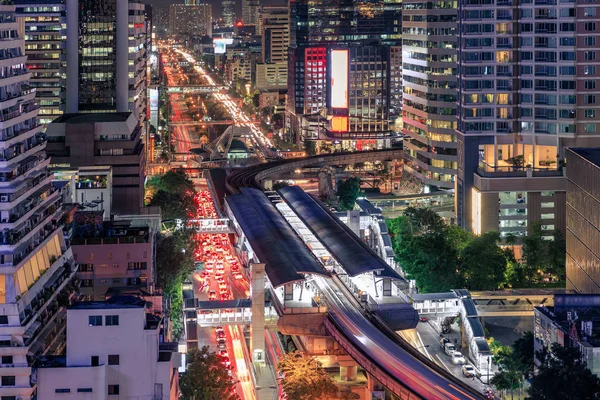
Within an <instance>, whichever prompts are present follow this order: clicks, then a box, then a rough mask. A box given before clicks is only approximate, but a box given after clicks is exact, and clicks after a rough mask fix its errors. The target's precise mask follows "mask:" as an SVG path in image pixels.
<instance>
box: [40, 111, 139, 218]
mask: <svg viewBox="0 0 600 400" xmlns="http://www.w3.org/2000/svg"><path fill="white" fill-rule="evenodd" d="M46 135H47V138H48V147H47V151H48V154H49V155H50V156H52V164H53V167H66V168H80V167H90V166H96V167H110V168H111V169H112V206H111V213H112V214H138V213H139V212H140V207H142V206H143V196H144V181H145V179H146V172H145V167H146V158H145V153H144V144H143V143H142V140H141V135H142V128H141V126H140V125H139V121H138V120H137V118H136V117H135V115H134V114H133V113H131V112H125V113H105V114H100V113H93V114H63V115H62V116H60V117H59V118H57V119H56V120H55V121H54V122H53V123H51V124H50V125H48V128H47V129H46ZM93 200H95V199H93ZM93 200H91V201H93Z"/></svg>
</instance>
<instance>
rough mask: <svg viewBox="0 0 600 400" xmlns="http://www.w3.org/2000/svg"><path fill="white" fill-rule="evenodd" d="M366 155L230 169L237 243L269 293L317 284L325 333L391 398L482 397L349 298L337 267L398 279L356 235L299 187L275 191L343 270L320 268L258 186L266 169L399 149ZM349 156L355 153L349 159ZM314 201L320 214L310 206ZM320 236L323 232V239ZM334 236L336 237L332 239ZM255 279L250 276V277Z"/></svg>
mask: <svg viewBox="0 0 600 400" xmlns="http://www.w3.org/2000/svg"><path fill="white" fill-rule="evenodd" d="M369 153H370V154H368V153H365V154H356V153H351V154H337V155H331V156H326V157H309V158H305V159H301V160H294V161H292V162H290V161H279V162H275V163H269V164H265V165H260V166H256V167H251V168H248V169H246V170H243V171H240V172H236V173H234V174H231V175H230V176H228V177H227V179H226V186H227V190H228V191H229V192H230V193H232V194H231V195H229V196H227V197H226V198H225V208H226V209H227V214H228V215H229V216H230V218H231V219H232V223H233V225H234V227H233V228H234V229H235V231H236V232H237V233H238V236H240V235H241V240H244V239H246V240H247V241H248V243H249V247H251V250H252V251H250V252H248V254H249V255H248V257H249V261H251V260H250V258H253V257H254V258H255V262H259V263H260V264H261V265H263V266H264V272H265V275H266V278H268V279H267V280H268V282H269V283H270V285H271V290H273V291H274V290H275V289H277V288H279V287H287V286H289V285H291V284H292V285H293V284H294V283H297V282H302V281H304V280H309V281H310V282H311V283H312V284H314V285H315V286H316V288H317V289H318V293H319V294H320V295H321V299H322V300H323V302H324V305H325V306H326V310H327V313H326V314H325V316H324V317H323V318H322V321H321V322H322V325H323V326H324V328H325V330H326V331H327V333H328V334H329V335H331V336H332V337H333V338H334V339H335V340H336V342H337V343H338V344H339V345H340V346H341V347H342V348H343V349H344V350H345V351H346V352H347V353H348V354H349V355H350V356H351V357H352V358H353V359H354V360H355V361H356V362H357V363H358V364H359V365H360V366H361V367H362V368H363V369H364V370H365V371H367V372H368V373H369V375H370V376H372V377H374V378H375V379H376V380H377V381H379V382H380V383H381V384H382V385H383V386H385V387H386V388H387V389H388V390H389V391H391V392H392V393H393V394H394V395H395V396H397V397H398V398H400V399H449V400H457V399H480V398H482V395H481V394H479V393H477V392H475V391H474V390H473V389H472V388H470V387H468V386H466V385H464V384H463V383H462V382H461V381H460V380H458V379H456V378H455V377H453V376H452V375H451V374H449V373H448V372H447V371H445V370H443V369H442V368H441V367H439V366H437V365H436V364H435V363H433V362H431V361H430V360H428V359H427V358H426V357H425V356H423V355H422V354H421V353H419V352H418V351H417V350H416V349H414V348H412V347H411V346H410V345H409V344H408V343H405V342H404V341H403V340H402V339H400V338H399V337H398V335H396V334H395V332H393V331H392V330H391V329H390V328H389V327H387V326H386V324H385V323H384V322H383V321H382V320H381V319H379V318H378V317H377V316H376V315H373V314H371V313H369V312H368V311H366V310H365V309H364V308H363V306H362V305H361V304H360V303H359V302H358V301H357V300H356V299H355V298H354V297H353V295H352V293H350V291H349V290H348V288H347V287H346V286H345V285H344V284H343V282H342V280H341V279H340V276H339V273H340V272H342V273H346V274H348V275H349V276H356V275H358V274H361V273H373V274H374V275H383V276H384V277H387V278H389V279H402V278H400V277H399V276H396V275H397V273H396V272H395V271H394V270H393V269H391V268H390V267H389V266H387V264H385V263H384V262H383V261H382V260H381V259H380V258H379V257H378V256H377V255H376V254H375V253H374V252H373V251H372V250H371V249H369V248H368V246H364V247H363V246H361V242H360V239H358V238H357V237H356V236H355V235H354V234H353V233H352V232H351V231H349V230H340V227H339V226H336V228H335V230H334V231H330V230H328V229H327V225H329V224H330V223H331V221H328V220H322V219H323V218H325V219H327V218H329V217H331V215H329V217H325V214H327V213H328V210H327V207H326V206H324V205H322V204H321V203H320V202H318V201H316V200H315V199H314V198H312V197H311V196H309V195H308V194H306V193H304V192H303V191H302V190H300V191H298V188H285V189H283V190H280V191H279V194H280V195H281V198H282V199H283V201H285V202H286V204H287V205H289V206H290V208H291V209H292V210H294V212H295V214H296V215H297V216H298V217H299V218H300V219H301V220H303V222H304V223H305V224H307V225H306V229H307V230H309V231H310V232H311V233H312V234H313V235H314V236H315V237H316V238H317V239H318V240H319V241H320V242H321V243H323V244H324V246H325V247H327V250H329V251H330V252H331V254H332V256H333V257H334V258H336V259H337V260H338V261H339V265H340V266H341V267H342V269H343V271H341V270H339V269H338V270H336V269H335V268H334V269H329V268H325V266H324V265H323V264H322V263H321V261H320V260H319V259H317V258H316V257H315V255H314V254H312V253H311V251H310V249H309V247H308V246H307V244H306V243H304V242H303V241H302V239H301V238H300V236H299V235H298V232H294V231H293V230H292V228H291V226H290V224H289V223H288V222H287V221H286V219H285V218H284V217H283V216H282V214H281V213H280V212H279V211H278V210H277V207H276V206H275V205H274V204H273V202H272V201H271V200H270V199H269V198H268V197H267V196H266V195H265V194H264V193H262V192H261V191H260V190H257V189H258V188H261V185H262V183H263V182H264V181H266V180H268V178H269V177H270V176H271V174H274V173H279V172H281V171H284V172H285V170H294V169H296V168H302V167H303V166H306V165H311V163H312V164H316V163H319V164H324V163H329V164H344V163H354V162H360V161H354V159H362V160H364V159H365V158H366V157H372V159H373V160H375V159H377V160H382V159H386V158H387V159H393V158H396V157H397V156H398V154H399V153H400V152H398V150H384V151H375V152H369ZM367 154H368V155H367ZM352 156H359V158H354V159H352V160H351V159H349V157H352ZM330 157H331V158H330ZM388 157H389V158H388ZM344 158H345V160H343V159H344ZM313 160H314V161H313ZM289 164H294V165H293V166H289ZM275 171H277V172H275ZM286 197H287V198H286ZM311 202H314V204H313V205H311V206H310V208H311V209H312V210H308V209H306V206H307V205H308V204H309V203H311ZM315 206H317V207H319V208H320V209H321V210H322V212H323V213H325V214H322V213H321V212H319V211H316V209H314V207H315ZM319 214H320V215H319ZM329 214H330V213H329ZM334 225H335V224H334ZM332 232H334V233H333V234H332ZM339 235H341V237H340V236H339ZM353 235H354V236H353ZM326 236H329V239H327V238H326ZM336 236H337V239H338V240H335V239H336ZM349 238H350V239H349ZM362 245H364V243H362ZM254 278H255V276H253V280H254ZM253 285H254V283H253ZM257 300H258V301H260V299H255V298H254V296H253V299H252V301H253V309H254V302H255V301H257ZM259 306H260V305H259ZM256 309H257V310H258V309H259V308H258V307H257V308H256ZM262 309H264V303H263V304H262ZM278 313H279V311H278ZM255 314H256V313H254V312H253V313H252V320H253V324H254V322H255V320H256V318H257V317H258V316H257V315H255ZM263 323H264V322H263Z"/></svg>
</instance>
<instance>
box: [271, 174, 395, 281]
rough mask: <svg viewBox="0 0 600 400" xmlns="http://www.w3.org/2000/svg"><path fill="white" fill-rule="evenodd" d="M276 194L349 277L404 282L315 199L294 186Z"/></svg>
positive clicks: (282, 189) (280, 190)
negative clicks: (368, 275)
mask: <svg viewBox="0 0 600 400" xmlns="http://www.w3.org/2000/svg"><path fill="white" fill-rule="evenodd" d="M277 192H278V193H279V194H280V195H281V198H282V199H283V200H284V201H285V202H286V204H287V205H288V206H289V207H290V208H291V209H292V210H293V211H294V213H296V215H298V217H299V218H300V219H301V220H302V222H304V224H305V225H306V226H307V227H308V229H310V231H311V232H312V234H313V235H314V236H315V237H316V238H317V239H318V240H319V241H320V242H321V243H322V244H323V246H325V248H327V251H329V253H331V255H332V256H333V257H334V258H335V259H336V260H337V261H338V262H339V263H340V265H341V266H342V267H343V268H344V270H345V271H346V272H347V273H348V275H349V276H357V275H360V274H364V273H367V272H374V273H376V275H377V276H382V277H386V278H392V279H396V280H400V281H404V279H403V278H402V277H401V276H400V275H399V274H398V273H397V272H396V271H395V270H394V269H393V268H392V267H390V266H389V265H388V264H387V263H386V262H385V261H383V260H382V259H381V258H380V257H379V256H378V255H377V253H375V252H374V251H373V250H372V249H371V248H370V247H369V246H368V245H367V244H366V243H365V242H364V241H363V240H361V239H360V238H359V237H358V236H357V235H356V234H355V233H354V232H352V230H351V229H350V228H349V227H348V226H346V224H344V223H343V222H342V221H340V219H339V218H337V217H336V216H335V215H334V214H333V213H332V212H331V211H329V208H328V207H327V206H325V205H324V204H322V203H321V202H320V201H318V200H317V199H316V198H315V197H313V196H311V195H309V194H308V193H306V192H305V191H304V190H302V188H300V187H298V186H288V187H284V188H281V189H279V190H278V191H277Z"/></svg>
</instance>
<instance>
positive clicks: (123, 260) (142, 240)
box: [71, 211, 156, 301]
mask: <svg viewBox="0 0 600 400" xmlns="http://www.w3.org/2000/svg"><path fill="white" fill-rule="evenodd" d="M98 215H100V217H98ZM101 221H102V218H101V213H100V212H98V211H83V212H78V213H75V216H74V227H73V229H74V234H73V238H72V239H71V248H72V251H73V258H74V259H75V260H76V261H77V262H78V270H77V279H79V280H80V282H81V287H80V294H81V295H84V296H86V298H87V299H88V300H93V301H102V300H105V299H107V298H109V297H111V293H119V292H121V293H139V292H141V291H143V292H146V293H154V288H155V281H154V279H155V275H156V274H155V267H154V246H155V242H154V237H155V233H156V232H154V231H153V230H152V229H150V228H149V227H131V226H130V223H129V221H118V222H111V223H109V222H101Z"/></svg>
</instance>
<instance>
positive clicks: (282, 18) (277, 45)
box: [260, 7, 290, 63]
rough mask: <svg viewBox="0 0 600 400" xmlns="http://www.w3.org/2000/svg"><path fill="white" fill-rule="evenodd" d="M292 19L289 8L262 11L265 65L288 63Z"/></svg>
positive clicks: (271, 8)
mask: <svg viewBox="0 0 600 400" xmlns="http://www.w3.org/2000/svg"><path fill="white" fill-rule="evenodd" d="M289 25H290V18H289V11H288V9H287V7H262V8H261V10H260V35H261V37H262V61H263V62H264V63H276V62H281V61H286V62H287V52H288V47H289V45H290V34H289V32H290V29H289Z"/></svg>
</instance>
